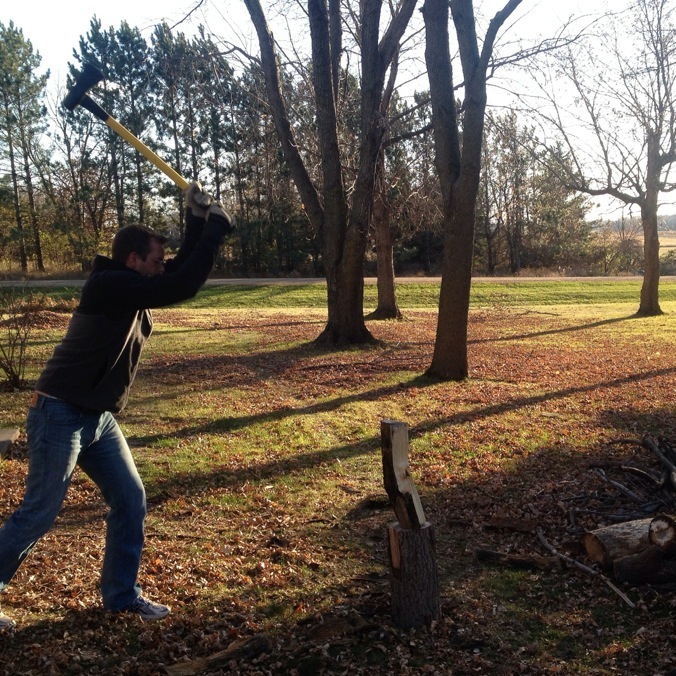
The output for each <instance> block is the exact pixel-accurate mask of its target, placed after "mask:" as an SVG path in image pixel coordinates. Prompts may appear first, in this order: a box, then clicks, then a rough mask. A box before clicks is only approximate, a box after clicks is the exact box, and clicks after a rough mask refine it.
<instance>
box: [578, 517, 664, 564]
mask: <svg viewBox="0 0 676 676" xmlns="http://www.w3.org/2000/svg"><path fill="white" fill-rule="evenodd" d="M651 521H652V519H638V520H636V521H625V522H624V523H616V524H613V525H612V526H606V527H604V528H598V529H596V530H594V531H591V532H590V533H585V534H584V535H583V536H582V543H583V544H584V548H585V550H586V552H587V556H589V558H590V559H591V560H592V561H593V562H594V563H598V564H599V566H601V568H603V569H605V570H609V569H610V568H612V566H613V562H614V561H615V560H616V559H619V558H622V557H623V556H629V555H630V554H637V553H638V552H640V551H642V550H643V549H645V548H646V547H647V546H648V544H649V540H648V532H649V529H650V522H651Z"/></svg>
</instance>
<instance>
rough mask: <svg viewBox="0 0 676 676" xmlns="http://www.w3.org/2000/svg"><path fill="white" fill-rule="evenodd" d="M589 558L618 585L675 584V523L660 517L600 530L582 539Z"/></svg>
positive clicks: (665, 516)
mask: <svg viewBox="0 0 676 676" xmlns="http://www.w3.org/2000/svg"><path fill="white" fill-rule="evenodd" d="M583 544H584V547H585V550H586V552H587V555H588V556H589V558H590V559H591V560H592V561H593V562H594V563H597V564H598V565H599V566H600V567H602V568H603V569H605V570H609V571H612V574H613V577H614V579H615V580H617V581H619V582H630V583H633V584H664V583H667V582H676V519H675V518H674V517H673V516H670V515H668V514H658V515H657V516H656V517H654V518H652V519H637V520H635V521H626V522H624V523H618V524H614V525H612V526H606V527H605V528H598V529H597V530H594V531H592V532H590V533H585V535H584V536H583Z"/></svg>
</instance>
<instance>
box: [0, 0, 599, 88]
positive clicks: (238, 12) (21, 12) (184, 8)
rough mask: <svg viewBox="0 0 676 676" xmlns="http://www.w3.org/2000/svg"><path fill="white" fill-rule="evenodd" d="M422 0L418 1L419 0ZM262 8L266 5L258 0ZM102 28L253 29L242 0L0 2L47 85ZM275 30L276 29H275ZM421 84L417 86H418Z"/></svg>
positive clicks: (539, 25)
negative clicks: (96, 23) (95, 28)
mask: <svg viewBox="0 0 676 676" xmlns="http://www.w3.org/2000/svg"><path fill="white" fill-rule="evenodd" d="M422 2H423V0H420V1H419V5H422ZM505 2H506V0H483V2H477V3H475V4H476V5H477V6H479V5H481V4H482V5H483V6H484V9H485V13H486V14H487V15H489V16H492V15H493V14H494V13H495V12H496V11H497V10H498V9H500V8H501V7H502V6H503V5H504V3H505ZM606 2H607V0H568V1H567V2H557V1H556V0H524V2H523V3H522V5H521V6H520V7H519V8H518V9H517V11H516V13H515V14H514V16H515V17H517V18H516V20H517V22H518V23H517V30H518V31H519V32H520V33H521V32H524V31H526V32H533V33H534V32H543V33H544V32H546V31H548V30H555V28H556V27H557V26H559V25H560V24H561V23H562V22H563V21H564V20H565V18H567V17H568V16H570V15H572V14H575V13H578V14H581V13H583V12H585V13H586V12H593V11H596V10H597V9H599V8H602V7H603V6H605V4H606ZM262 4H263V6H264V8H265V7H268V6H270V5H272V4H273V3H272V2H270V0H263V2H262ZM94 14H96V16H97V17H98V18H99V19H100V20H101V22H102V25H103V27H104V29H105V28H108V27H109V26H114V27H115V28H117V27H118V26H119V25H120V23H121V22H122V21H127V22H128V23H129V24H130V25H131V26H136V27H138V28H139V29H140V30H141V32H142V33H143V35H144V36H145V37H146V38H147V39H149V38H150V35H151V34H152V32H153V27H154V26H155V25H156V24H158V23H160V22H161V21H162V20H166V21H167V23H168V24H169V25H170V26H174V25H175V24H176V23H177V22H179V21H182V23H181V24H180V26H179V28H178V29H177V30H180V31H183V32H185V33H186V34H190V33H192V32H193V31H194V30H195V29H196V27H197V25H199V24H200V23H203V24H204V25H205V26H207V28H208V29H210V30H211V32H212V33H214V34H215V35H217V36H219V37H220V38H222V39H224V40H227V41H231V42H238V43H239V44H241V45H242V46H250V45H251V44H253V43H254V40H253V37H254V33H253V29H252V27H251V25H250V20H249V17H248V14H247V11H246V8H245V6H244V2H243V0H111V2H105V3H92V2H89V1H88V0H66V1H65V2H56V1H55V0H13V1H12V2H10V1H6V2H3V3H2V6H1V7H0V21H1V22H2V23H3V24H5V25H8V24H9V22H10V21H13V22H14V25H15V26H16V27H18V28H21V29H22V30H23V33H24V37H26V38H27V39H29V40H30V41H31V42H32V44H33V48H34V50H36V51H38V52H39V53H40V54H41V56H42V59H43V60H42V65H43V67H44V68H45V69H47V68H49V70H50V71H51V77H50V84H51V86H56V85H58V84H62V85H63V83H64V82H65V73H66V72H67V64H68V62H69V61H72V60H73V58H72V52H73V49H74V48H76V47H77V45H78V41H79V38H80V36H83V35H85V34H86V33H87V31H88V29H89V25H90V21H91V19H92V17H93V15H94ZM276 35H278V33H276ZM421 88H422V86H421Z"/></svg>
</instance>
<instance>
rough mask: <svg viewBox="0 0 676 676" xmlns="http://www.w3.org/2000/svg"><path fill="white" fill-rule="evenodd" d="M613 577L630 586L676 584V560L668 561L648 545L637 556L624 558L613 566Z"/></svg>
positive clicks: (660, 551) (659, 551)
mask: <svg viewBox="0 0 676 676" xmlns="http://www.w3.org/2000/svg"><path fill="white" fill-rule="evenodd" d="M613 577H614V578H615V580H617V581H618V582H630V583H632V584H665V583H667V582H676V560H674V559H668V558H666V556H665V553H664V551H663V550H662V549H660V548H659V547H658V546H657V545H649V546H648V547H646V548H645V549H644V550H642V551H640V552H638V553H637V554H632V555H630V556H624V557H622V558H620V559H617V561H615V562H614V564H613Z"/></svg>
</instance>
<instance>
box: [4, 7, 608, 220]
mask: <svg viewBox="0 0 676 676" xmlns="http://www.w3.org/2000/svg"><path fill="white" fill-rule="evenodd" d="M423 1H424V0H419V6H422V4H423ZM506 1H507V0H477V1H475V7H476V8H477V11H483V13H484V15H485V16H487V17H492V16H493V15H494V14H495V13H496V12H497V11H498V10H500V9H501V8H502V7H503V6H504V4H505V3H506ZM608 2H609V0H567V1H566V2H559V1H558V0H523V3H522V4H521V6H520V7H519V8H518V9H517V10H516V12H515V13H514V14H513V15H512V17H511V21H512V23H513V24H515V25H514V27H513V28H512V29H511V32H507V33H505V36H511V35H518V36H519V37H521V36H528V37H531V38H533V39H534V38H535V37H536V36H538V35H539V36H547V37H551V36H552V35H554V34H555V33H556V30H557V28H559V27H560V26H561V25H563V23H564V22H565V21H566V20H567V19H568V18H570V17H578V18H580V19H581V17H583V16H585V15H590V14H597V13H602V12H603V10H604V8H605V7H607V6H608ZM612 2H616V0H612ZM300 4H304V3H303V0H300ZM262 5H263V7H264V9H267V8H269V7H271V6H272V5H276V6H279V5H278V3H276V2H272V0H262ZM94 15H96V16H97V17H98V18H99V19H100V20H101V22H102V25H103V28H104V29H106V28H109V27H110V26H113V27H115V28H117V27H119V25H120V23H121V22H122V21H127V23H129V24H130V25H131V26H136V27H137V28H139V30H140V31H141V32H142V34H143V35H144V37H145V38H146V39H147V40H150V36H151V35H152V33H153V30H154V27H155V26H156V25H157V24H159V23H161V22H162V21H166V22H167V23H168V25H169V26H170V27H174V26H176V28H175V30H176V31H181V32H184V33H186V34H187V35H191V34H193V33H194V32H195V31H196V29H197V26H198V25H200V24H203V25H204V26H205V27H206V28H207V32H208V33H211V34H212V35H213V36H215V38H216V39H221V40H224V41H227V42H232V43H235V44H238V45H239V46H241V47H242V48H244V49H245V50H246V51H249V52H251V53H257V51H258V50H257V46H256V40H255V32H254V30H253V27H252V26H251V22H250V19H249V16H248V13H247V10H246V7H245V5H244V2H243V0H112V1H111V2H107V3H96V4H94V3H91V2H89V1H86V0H66V2H55V0H14V1H13V2H9V1H5V2H3V3H2V5H1V6H0V22H2V23H3V24H5V25H8V24H9V22H10V21H13V22H14V25H15V26H16V27H18V28H21V29H22V31H23V34H24V37H25V38H27V39H29V40H30V41H31V43H32V44H33V49H34V50H35V51H37V52H39V53H40V55H41V56H42V69H43V71H44V70H47V69H49V70H50V73H51V75H50V79H49V90H50V91H53V92H63V89H64V88H65V81H66V73H67V71H68V63H69V62H73V61H74V59H73V56H72V54H73V50H74V49H75V48H76V47H77V46H78V42H79V38H80V36H83V35H85V34H86V33H87V32H88V30H89V26H90V22H91V19H92V17H93V16H94ZM418 16H419V14H418ZM268 18H269V19H270V15H268ZM273 30H274V32H275V36H276V37H277V38H280V36H281V35H285V34H286V32H287V26H286V25H285V24H283V23H282V24H281V25H277V26H275V25H273ZM294 37H295V36H294ZM416 68H418V70H419V71H420V73H419V75H420V77H419V79H418V80H417V81H416V82H415V83H414V85H412V87H415V89H417V90H423V89H426V88H427V86H428V83H427V78H426V77H424V74H423V73H424V68H423V67H422V66H420V67H418V66H416V65H415V64H414V66H413V69H416ZM410 93H411V94H412V93H413V90H412V91H411V92H410ZM495 93H496V92H494V94H495ZM491 97H492V94H491V93H490V92H489V104H490V103H491ZM493 100H494V101H495V98H493ZM603 211H606V208H605V207H604V209H603ZM613 217H616V216H613Z"/></svg>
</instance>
